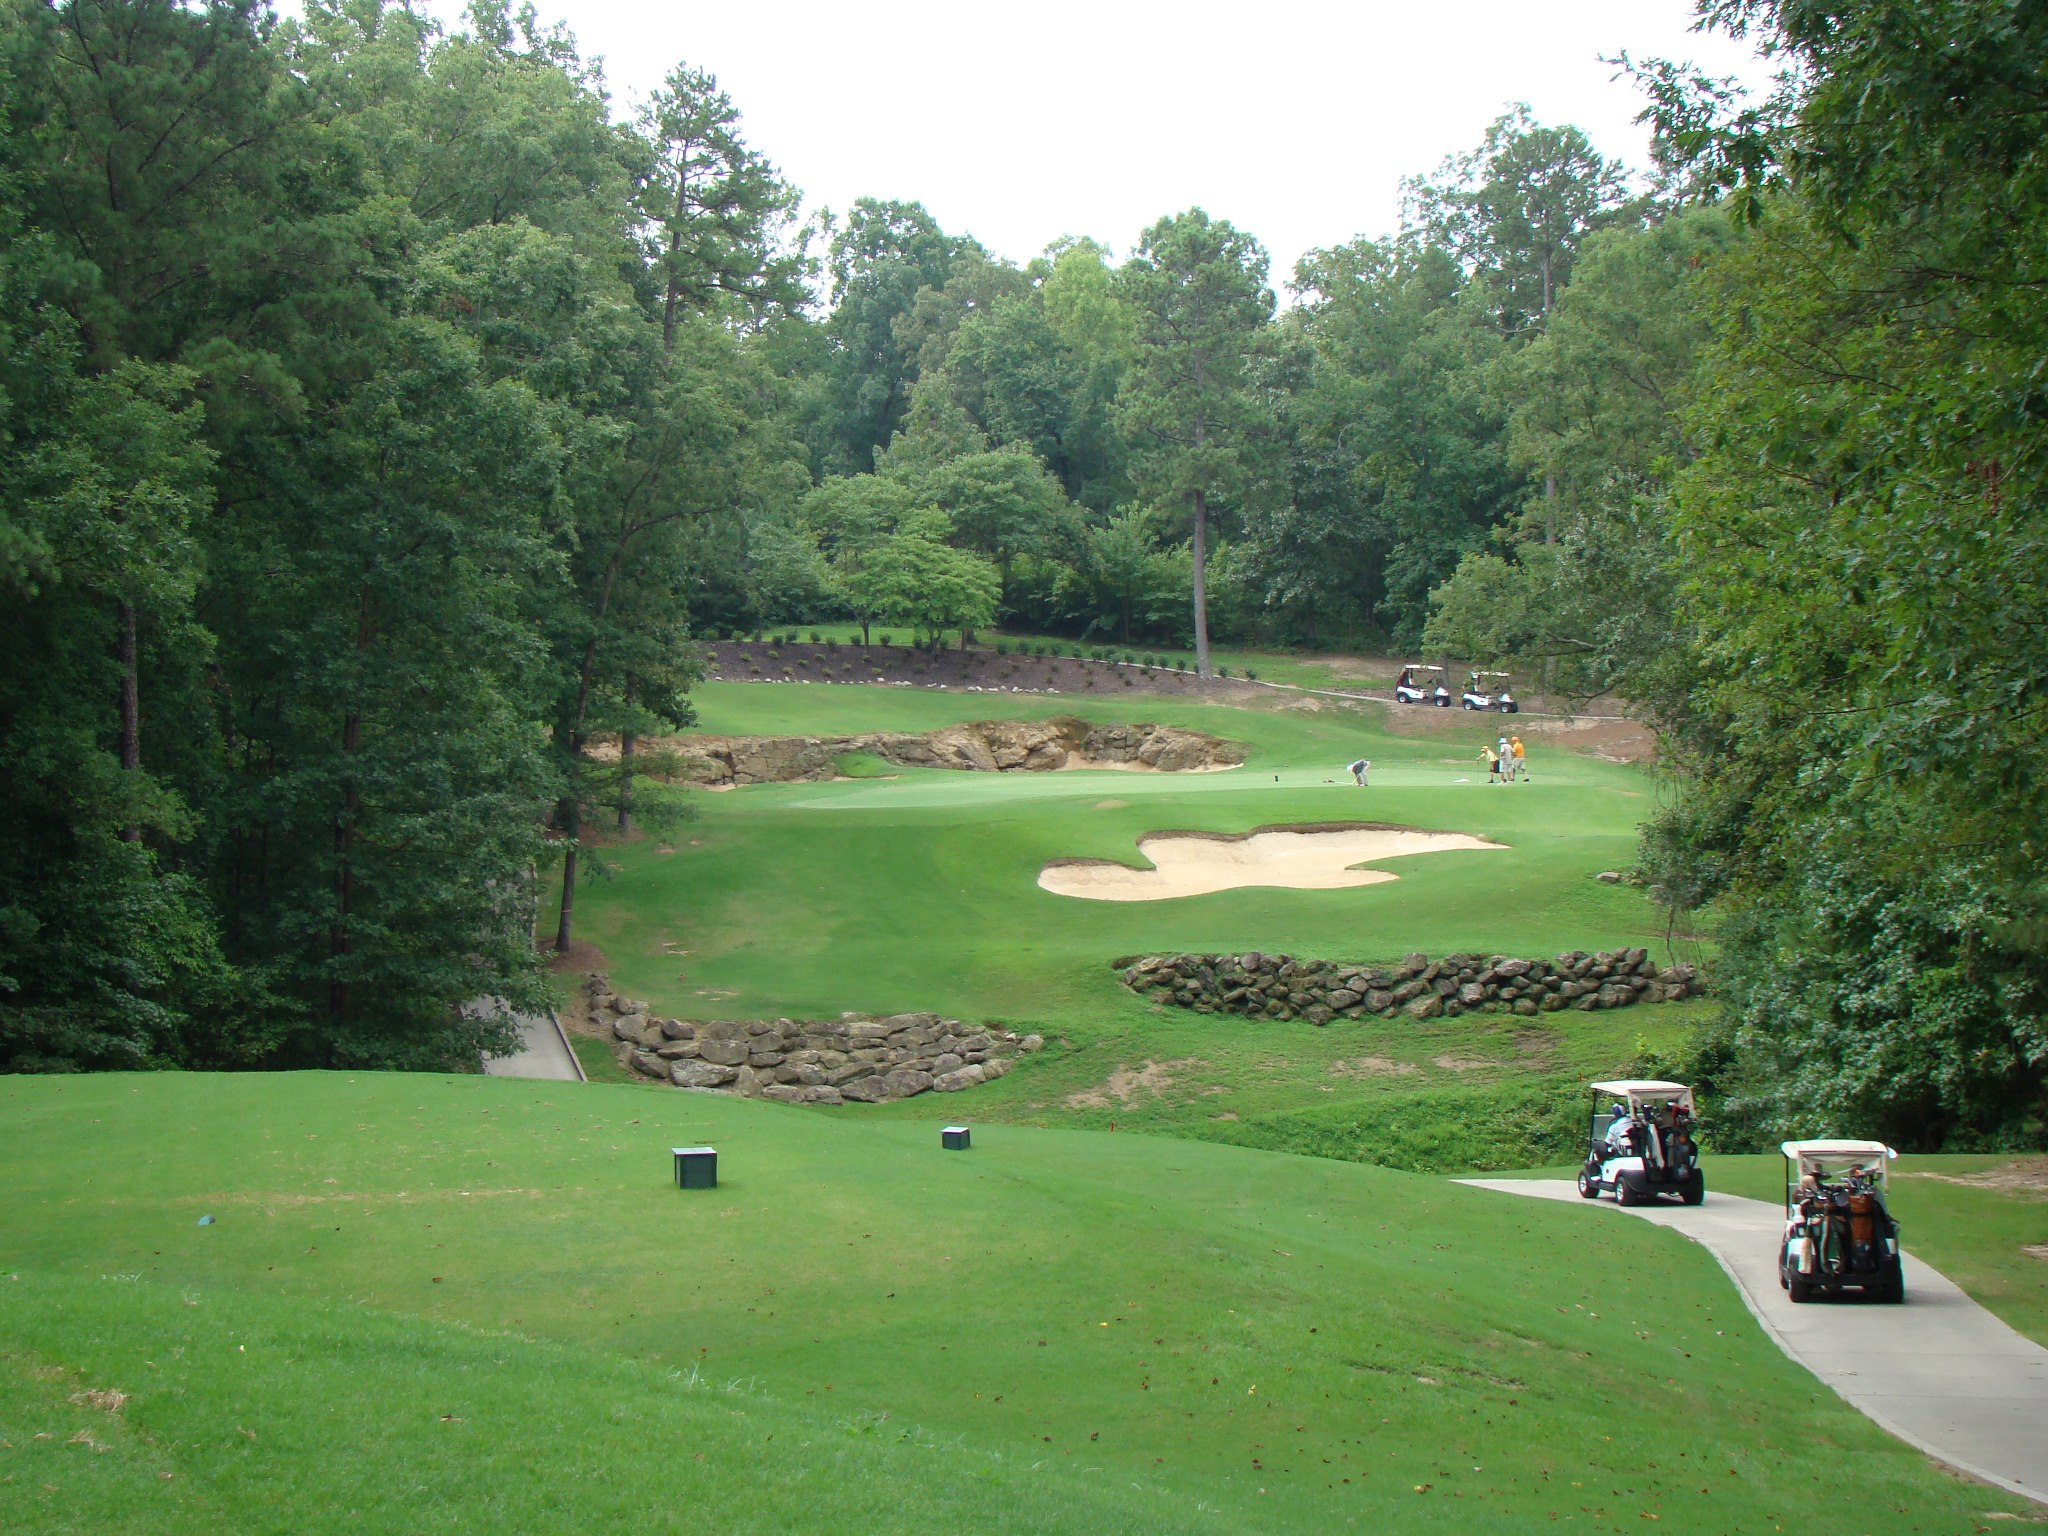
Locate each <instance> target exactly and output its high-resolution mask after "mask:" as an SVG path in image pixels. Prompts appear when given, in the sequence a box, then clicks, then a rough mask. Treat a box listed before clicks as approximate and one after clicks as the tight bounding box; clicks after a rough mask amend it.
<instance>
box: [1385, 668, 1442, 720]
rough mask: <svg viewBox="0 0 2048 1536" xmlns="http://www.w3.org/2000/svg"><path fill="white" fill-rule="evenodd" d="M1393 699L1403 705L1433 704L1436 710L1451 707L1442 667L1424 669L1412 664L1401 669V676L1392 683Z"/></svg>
mask: <svg viewBox="0 0 2048 1536" xmlns="http://www.w3.org/2000/svg"><path fill="white" fill-rule="evenodd" d="M1394 697H1395V698H1396V699H1398V700H1399V701H1400V702H1401V703H1403V704H1434V705H1435V706H1436V707H1437V708H1438V709H1449V708H1450V707H1451V690H1450V689H1449V688H1447V687H1445V686H1444V669H1443V668H1442V667H1425V666H1424V665H1422V663H1421V662H1413V663H1411V664H1409V665H1408V666H1404V667H1403V668H1402V669H1401V675H1400V677H1399V678H1397V679H1396V680H1395V682H1394Z"/></svg>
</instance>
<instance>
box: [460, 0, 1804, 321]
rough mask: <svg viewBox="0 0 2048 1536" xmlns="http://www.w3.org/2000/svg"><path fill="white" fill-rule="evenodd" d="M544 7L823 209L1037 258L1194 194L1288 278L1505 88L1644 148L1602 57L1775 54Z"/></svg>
mask: <svg viewBox="0 0 2048 1536" xmlns="http://www.w3.org/2000/svg"><path fill="white" fill-rule="evenodd" d="M536 5H537V7H538V9H539V11H540V14H541V15H542V17H543V18H544V19H548V20H555V19H560V20H563V21H566V22H567V23H568V24H569V27H570V29H571V30H572V31H573V32H574V33H575V34H576V36H577V38H578V40H579V41H580V42H581V44H582V47H583V51H584V52H585V54H586V55H588V54H599V55H602V56H603V58H604V60H605V67H606V73H607V76H608V78H609V80H610V82H611V87H612V92H613V95H614V98H615V110H624V109H625V108H627V107H629V106H630V105H632V104H634V103H636V102H637V101H638V100H639V99H640V98H641V97H642V96H644V95H645V93H646V92H647V91H648V90H649V89H651V88H652V87H653V86H655V85H656V84H658V83H659V81H660V79H661V76H662V75H663V74H664V73H665V72H666V71H667V70H668V69H669V68H670V67H671V66H673V65H674V64H675V63H676V62H677V61H678V60H684V61H687V62H689V63H690V64H692V65H694V66H696V67H698V68H701V69H708V70H710V71H711V72H713V73H714V74H716V75H717V76H718V77H719V83H720V84H721V85H722V86H723V87H724V88H725V90H726V91H727V92H728V93H729V94H730V95H731V97H732V99H733V101H734V104H735V105H737V106H738V108H739V109H740V112H741V113H742V114H743V117H744V126H745V132H746V136H747V139H748V141H749V142H750V143H751V144H752V145H753V146H754V147H755V148H756V149H758V150H760V151H761V152H762V153H764V154H766V155H767V156H769V158H771V159H772V160H774V161H775V163H776V164H777V166H778V167H780V169H781V171H782V173H783V175H784V176H785V177H786V178H787V179H788V180H790V181H791V182H793V183H794V184H795V185H796V186H797V187H798V188H800V189H801V190H802V191H803V193H804V195H805V198H806V202H807V206H809V207H811V208H816V207H819V206H826V207H831V208H834V209H842V210H843V209H844V208H846V207H847V206H848V205H849V204H851V203H852V201H853V200H854V199H855V198H856V197H861V196H874V197H884V198H900V199H904V200H916V201H920V202H922V203H923V204H924V205H925V206H926V207H927V208H928V209H930V210H931V212H932V213H933V215H934V216H935V217H936V218H937V219H938V220H939V222H940V224H942V225H943V226H944V227H945V228H946V229H947V230H948V231H949V232H952V233H969V234H972V235H974V236H976V237H977V238H979V239H980V240H981V241H982V243H983V244H985V245H987V246H988V247H990V248H991V249H992V250H994V251H996V252H997V253H998V254H1000V255H1003V256H1007V257H1010V258H1011V259H1012V260H1015V261H1019V262H1022V261H1025V260H1028V259H1029V258H1030V257H1032V256H1034V255H1036V254H1037V253H1038V252H1039V251H1041V250H1043V249H1044V248H1045V246H1046V245H1047V244H1048V243H1049V242H1051V241H1053V240H1056V239H1058V238H1059V237H1060V236H1061V235H1065V234H1074V235H1093V236H1094V237H1096V238H1097V239H1099V240H1102V241H1104V242H1105V243H1107V244H1109V245H1110V246H1112V247H1113V248H1115V249H1116V251H1117V252H1118V253H1119V254H1122V253H1124V252H1126V251H1128V250H1129V249H1130V247H1131V245H1132V244H1133V242H1134V240H1135V237H1136V236H1137V234H1138V232H1139V231H1140V230H1141V229H1143V228H1144V227H1145V226H1146V225H1147V224H1149V223H1151V222H1152V221H1153V220H1155V219H1157V218H1159V217H1160V216H1161V215H1163V214H1167V213H1172V212H1177V211H1179V210H1181V209H1184V208H1187V207H1189V206H1191V205H1195V204H1199V205H1201V206H1202V207H1204V208H1206V209H1207V210H1208V211H1209V212H1210V213H1211V214H1213V215H1216V216H1218V217H1222V218H1227V219H1229V220H1230V221H1231V222H1233V223H1234V224H1236V225H1237V226H1238V227H1239V228H1241V229H1245V230H1248V231H1250V232H1251V233H1252V234H1254V235H1256V236H1257V237H1258V238H1259V240H1260V241H1261V242H1262V243H1264V245H1265V246H1266V248H1267V249H1268V250H1269V251H1270V252H1271V253H1272V256H1273V275H1274V278H1275V280H1276V282H1280V281H1284V280H1285V279H1286V278H1287V277H1288V276H1289V275H1290V274H1291V273H1292V270H1293V266H1294V261H1295V258H1296V257H1298V256H1299V255H1300V254H1301V253H1302V252H1303V251H1305V250H1308V249H1311V248H1313V247H1317V246H1327V245H1334V244H1336V243H1338V242H1340V241H1344V240H1348V239H1350V238H1351V237H1352V236H1354V235H1359V234H1366V235H1381V234H1386V233H1389V232H1391V231H1392V230H1393V229H1394V228H1395V226H1396V224H1397V222H1398V219H1399V213H1400V194H1399V183H1400V180H1401V178H1402V177H1403V176H1404V175H1408V174H1412V173H1415V172H1420V171H1428V170H1431V169H1434V168H1435V166H1436V165H1437V164H1438V162H1440V161H1441V160H1442V159H1443V158H1444V156H1446V155H1447V154H1452V153H1456V152H1460V151H1463V150H1466V149H1469V148H1471V147H1472V146H1473V145H1475V144H1477V143H1478V141H1479V138H1480V136H1481V134H1482V133H1484V131H1485V129H1486V125H1487V124H1488V123H1489V122H1491V121H1492V120H1493V119H1494V118H1495V117H1497V116H1499V114H1500V113H1501V111H1502V110H1503V109H1504V108H1505V107H1506V106H1507V105H1508V104H1509V103H1511V102H1515V101H1526V102H1528V103H1529V104H1530V106H1531V107H1532V108H1533V109H1534V110H1535V112H1536V115H1537V117H1538V118H1539V119H1540V120H1542V121H1544V122H1546V123H1561V122H1571V123H1576V124H1578V126H1579V127H1581V128H1583V129H1584V130H1585V131H1586V132H1587V133H1588V134H1589V135H1590V136H1591V137H1592V139H1593V142H1594V143H1595V144H1596V145H1597V146H1599V148H1600V149H1601V150H1602V151H1603V152H1604V153H1606V154H1608V155H1613V156H1619V157H1620V158H1622V159H1624V160H1625V161H1627V162H1628V163H1630V164H1631V165H1632V166H1637V167H1640V166H1641V165H1642V164H1643V163H1644V162H1645V159H1646V155H1645V147H1646V145H1647V143H1648V136H1647V134H1646V132H1645V130H1644V129H1642V128H1641V127H1639V126H1637V125H1636V124H1635V122H1634V118H1635V115H1636V113H1637V112H1638V111H1640V110H1641V101H1640V99H1639V97H1638V94H1637V92H1636V90H1635V88H1634V87H1633V86H1632V85H1630V84H1629V82H1627V81H1626V80H1616V79H1615V78H1613V77H1614V74H1615V71H1614V70H1613V69H1612V68H1611V67H1610V66H1608V65H1606V64H1603V63H1601V62H1600V57H1601V55H1603V54H1605V55H1607V56H1609V57H1612V56H1613V55H1615V54H1616V53H1618V52H1620V51H1622V50H1627V51H1628V53H1629V54H1630V55H1632V56H1634V57H1644V56H1652V55H1660V54H1661V55H1665V56H1668V57H1677V58H1693V59H1696V60H1698V61H1699V62H1701V63H1703V64H1705V65H1707V66H1709V67H1710V68H1711V69H1712V70H1713V72H1714V73H1716V74H1731V73H1741V74H1743V75H1745V76H1746V77H1750V78H1754V79H1758V80H1761V79H1762V78H1763V76H1764V73H1765V71H1764V70H1763V69H1762V67H1761V66H1760V65H1758V64H1757V63H1756V61H1755V60H1754V59H1752V58H1751V57H1750V56H1749V54H1748V52H1747V50H1745V49H1741V48H1739V47H1738V46H1737V45H1735V44H1733V43H1730V42H1729V41H1728V40H1726V39H1724V38H1720V37H1712V36H1700V35H1697V34H1694V33H1692V32H1691V31H1690V30H1689V28H1690V24H1691V20H1692V11H1693V7H1692V3H1691V0H1545V3H1534V0H1457V3H1437V4H1416V3H1412V0H1398V3H1397V0H1352V3H1350V4H1329V3H1324V0H1290V3H1284V4H1265V5H1246V4H1237V5H1232V6H1229V7H1222V6H1215V5H1204V4H1201V3H1199V0H1197V3H1185V0H1184V3H1177V4H1166V3H1152V0H1142V3H1141V0H1094V3H1092V4H1089V3H1073V0H1038V3H1035V4H1030V5H1019V4H1008V5H999V6H998V5H977V4H974V3H972V0H953V3H922V0H844V3H836V4H815V3H811V0H784V3H781V4H776V5H771V6H749V5H736V4H733V3H731V0H722V3H720V4H716V5H712V4H705V3H702V0H536ZM431 8H432V9H433V10H434V11H435V13H436V14H438V15H442V16H444V17H452V16H454V15H457V14H459V11H460V0H431Z"/></svg>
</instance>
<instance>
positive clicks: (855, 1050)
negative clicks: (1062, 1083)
mask: <svg viewBox="0 0 2048 1536" xmlns="http://www.w3.org/2000/svg"><path fill="white" fill-rule="evenodd" d="M588 989H589V992H590V1002H591V1018H592V1019H593V1020H595V1021H599V1022H602V1021H607V1020H608V1021H609V1022H610V1024H611V1030H612V1034H613V1035H614V1036H615V1037H616V1038H617V1039H619V1040H621V1041H623V1042H624V1043H625V1044H626V1045H627V1046H629V1047H630V1050H629V1051H628V1053H627V1060H628V1062H629V1063H630V1064H631V1065H632V1067H633V1070H634V1071H636V1072H638V1073H640V1074H641V1075H643V1076H645V1077H652V1078H658V1079H660V1080H662V1081H664V1082H669V1083H673V1084H675V1086H676V1087H678V1088H693V1089H698V1090H703V1091H708V1092H713V1093H733V1094H738V1095H740V1096H742V1097H744V1098H751V1099H776V1100H779V1101H781V1102H782V1103H785V1104H845V1103H849V1102H851V1103H856V1104H881V1103H885V1102H887V1101H888V1100H891V1099H908V1098H914V1097H916V1096H917V1095H918V1094H920V1093H927V1092H929V1093H957V1092H959V1091H961V1090H962V1089H965V1088H972V1087H974V1086H976V1085H977V1084H979V1083H986V1082H993V1081H994V1080H995V1079H996V1078H999V1077H1001V1076H1002V1075H1003V1074H1004V1073H1005V1072H1007V1071H1009V1070H1010V1067H1011V1064H1012V1063H1013V1062H1014V1061H1015V1060H1016V1058H1017V1057H1019V1056H1022V1055H1026V1054H1028V1053H1030V1052H1032V1051H1036V1050H1038V1049H1040V1048H1041V1047H1042V1046H1044V1044H1045V1041H1044V1039H1043V1038H1042V1037H1040V1036H1038V1035H1013V1034H1011V1033H1010V1032H1009V1031H1008V1030H1003V1029H974V1028H972V1027H970V1026H969V1025H966V1024H963V1023H961V1022H960V1021H959V1020H958V1019H942V1018H940V1017H939V1016H938V1015H937V1014H936V1013H899V1014H894V1015H891V1016H890V1017H888V1018H881V1019H877V1018H870V1017H868V1016H867V1015H865V1014H858V1013H843V1014H841V1015H840V1016H839V1017H838V1018H836V1019H829V1020H808V1021H802V1022H799V1021H797V1020H794V1019H772V1020H770V1019H753V1020H748V1021H744V1022H742V1021H737V1020H715V1021H712V1022H710V1023H692V1022H689V1021H687V1020H684V1019H662V1018H655V1017H653V1016H652V1015H650V1014H649V1013H648V1011H647V1005H646V1004H645V1003H643V1002H639V1001H637V1000H635V999H632V998H626V997H620V996H617V995H616V994H614V993H613V992H612V990H611V988H610V985H609V984H608V983H607V982H606V980H605V978H604V977H603V976H601V975H593V976H591V977H590V979H589V983H588Z"/></svg>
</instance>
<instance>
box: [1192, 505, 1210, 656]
mask: <svg viewBox="0 0 2048 1536" xmlns="http://www.w3.org/2000/svg"><path fill="white" fill-rule="evenodd" d="M1194 554H1195V675H1196V676H1198V677H1207V676H1208V675H1209V593H1208V588H1207V585H1206V581H1207V577H1206V573H1207V570H1208V563H1209V496H1208V493H1207V492H1206V491H1196V492H1195V540H1194Z"/></svg>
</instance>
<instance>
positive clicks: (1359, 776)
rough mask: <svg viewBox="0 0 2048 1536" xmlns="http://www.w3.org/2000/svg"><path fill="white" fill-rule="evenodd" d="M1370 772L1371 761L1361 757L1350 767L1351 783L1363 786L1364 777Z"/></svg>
mask: <svg viewBox="0 0 2048 1536" xmlns="http://www.w3.org/2000/svg"><path fill="white" fill-rule="evenodd" d="M1371 771H1372V763H1371V761H1370V760H1369V759H1367V758H1363V757H1361V758H1360V759H1359V760H1358V761H1357V762H1355V763H1353V764H1352V765H1351V782H1352V783H1354V784H1360V785H1362V784H1364V783H1365V776H1366V775H1367V774H1368V773H1370V772H1371Z"/></svg>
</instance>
